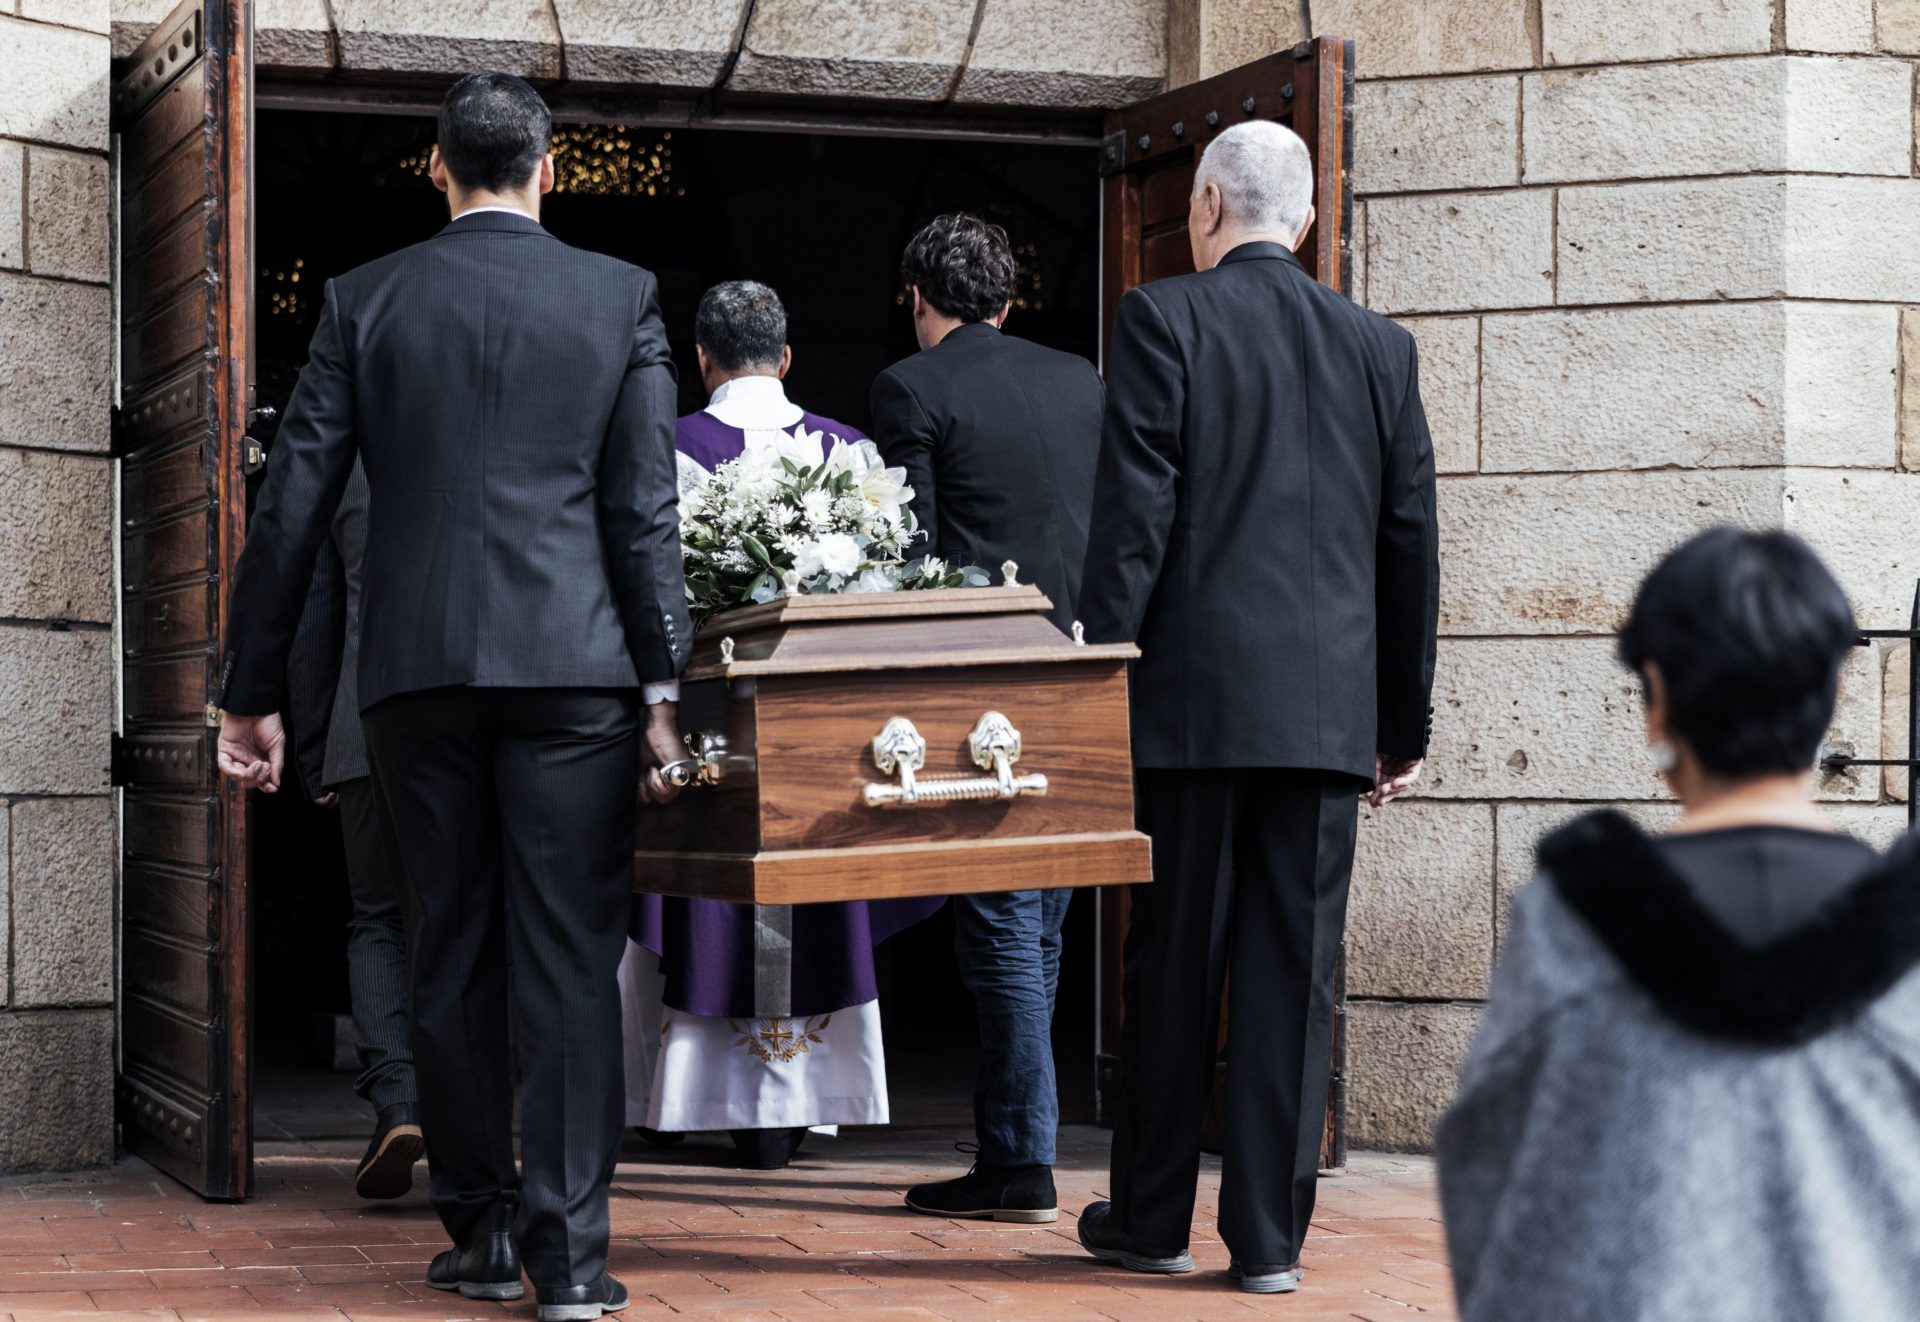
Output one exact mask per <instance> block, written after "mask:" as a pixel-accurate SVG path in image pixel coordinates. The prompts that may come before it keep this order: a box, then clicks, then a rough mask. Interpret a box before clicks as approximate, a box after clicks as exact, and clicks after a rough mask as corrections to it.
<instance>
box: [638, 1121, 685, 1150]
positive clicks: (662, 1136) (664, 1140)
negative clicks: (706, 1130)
mask: <svg viewBox="0 0 1920 1322" xmlns="http://www.w3.org/2000/svg"><path fill="white" fill-rule="evenodd" d="M633 1132H634V1133H636V1134H638V1135H640V1138H641V1140H642V1141H643V1142H646V1143H651V1144H652V1145H653V1146H654V1147H656V1148H671V1147H676V1146H678V1145H679V1143H680V1142H681V1140H682V1139H684V1138H686V1135H685V1134H669V1133H665V1132H663V1131H661V1130H658V1129H648V1128H647V1127H646V1126H645V1125H635V1126H634V1127H633Z"/></svg>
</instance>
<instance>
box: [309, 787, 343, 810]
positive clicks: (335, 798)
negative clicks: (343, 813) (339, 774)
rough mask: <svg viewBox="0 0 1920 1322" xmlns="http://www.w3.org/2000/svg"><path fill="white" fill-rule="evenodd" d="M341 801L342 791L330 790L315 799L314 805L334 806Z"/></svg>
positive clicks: (318, 806)
mask: <svg viewBox="0 0 1920 1322" xmlns="http://www.w3.org/2000/svg"><path fill="white" fill-rule="evenodd" d="M339 802H340V791H339V790H328V791H327V792H326V793H325V794H322V795H321V796H320V797H319V798H317V799H315V800H314V801H313V806H314V807H316V808H332V807H334V806H335V805H337V804H338V803H339Z"/></svg>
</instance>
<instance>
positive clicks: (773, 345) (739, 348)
mask: <svg viewBox="0 0 1920 1322" xmlns="http://www.w3.org/2000/svg"><path fill="white" fill-rule="evenodd" d="M693 342H694V343H695V344H697V345H699V346H700V347H701V348H702V349H705V350H706V351H707V357H709V358H711V359H713V361H714V362H715V363H716V364H717V365H718V366H719V368H720V370H722V371H724V372H738V371H740V370H742V369H743V368H748V367H766V368H773V367H778V366H779V365H780V351H781V350H782V349H784V348H786V347H787V310H786V308H785V307H783V306H782V305H781V303H780V295H778V294H776V293H774V292H773V290H772V289H770V288H768V287H767V286H766V285H763V284H761V283H760V282H759V281H758V280H727V281H723V282H722V283H720V284H717V285H715V286H714V287H713V288H712V289H709V290H708V291H707V292H706V293H704V294H702V295H701V296H700V307H699V309H698V310H697V311H696V312H695V313H694V314H693Z"/></svg>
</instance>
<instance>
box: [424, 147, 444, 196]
mask: <svg viewBox="0 0 1920 1322" xmlns="http://www.w3.org/2000/svg"><path fill="white" fill-rule="evenodd" d="M427 178H429V179H431V180H433V186H434V187H435V188H437V189H439V190H440V191H441V192H443V193H444V192H446V191H447V182H448V175H447V163H446V161H445V160H443V159H442V158H441V156H440V149H439V148H438V147H435V148H434V149H433V154H432V155H431V156H429V157H427Z"/></svg>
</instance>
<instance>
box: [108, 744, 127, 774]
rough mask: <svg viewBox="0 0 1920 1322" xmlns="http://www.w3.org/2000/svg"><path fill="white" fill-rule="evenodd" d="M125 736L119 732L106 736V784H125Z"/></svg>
mask: <svg viewBox="0 0 1920 1322" xmlns="http://www.w3.org/2000/svg"><path fill="white" fill-rule="evenodd" d="M127 769H128V768H127V737H126V736H125V735H121V734H112V735H108V736H107V784H109V785H125V784H126V783H127V781H128V775H127Z"/></svg>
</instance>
